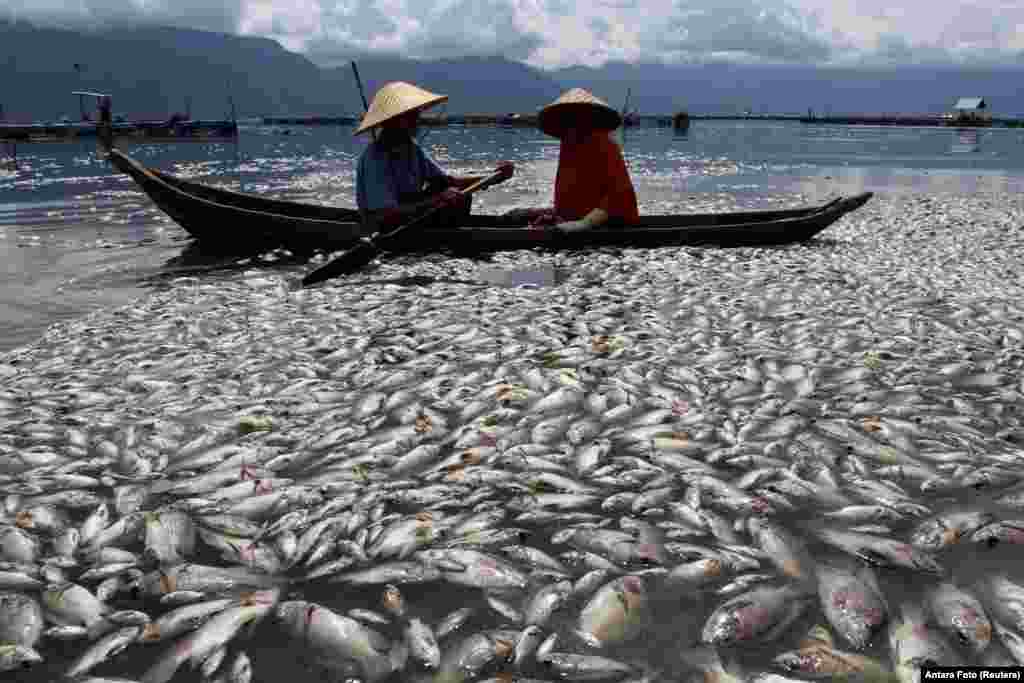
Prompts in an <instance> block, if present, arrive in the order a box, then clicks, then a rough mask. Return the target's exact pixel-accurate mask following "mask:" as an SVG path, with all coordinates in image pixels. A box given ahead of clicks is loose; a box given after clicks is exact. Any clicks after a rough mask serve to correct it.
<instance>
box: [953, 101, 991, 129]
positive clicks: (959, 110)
mask: <svg viewBox="0 0 1024 683" xmlns="http://www.w3.org/2000/svg"><path fill="white" fill-rule="evenodd" d="M949 119H950V124H951V125H954V126H964V125H966V126H991V125H992V114H991V112H989V110H988V103H987V102H986V101H985V98H984V97H961V98H960V99H958V100H957V101H956V104H955V105H953V113H952V114H950V116H949Z"/></svg>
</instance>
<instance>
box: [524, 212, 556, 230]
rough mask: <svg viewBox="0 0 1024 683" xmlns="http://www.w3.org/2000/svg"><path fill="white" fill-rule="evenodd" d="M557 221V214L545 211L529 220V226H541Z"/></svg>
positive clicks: (553, 223) (550, 224)
mask: <svg viewBox="0 0 1024 683" xmlns="http://www.w3.org/2000/svg"><path fill="white" fill-rule="evenodd" d="M557 223H558V216H556V215H555V213H554V212H553V211H545V212H544V213H541V214H540V215H538V216H536V217H535V218H534V219H533V220H532V221H530V227H531V228H542V227H546V226H552V225H555V224H557Z"/></svg>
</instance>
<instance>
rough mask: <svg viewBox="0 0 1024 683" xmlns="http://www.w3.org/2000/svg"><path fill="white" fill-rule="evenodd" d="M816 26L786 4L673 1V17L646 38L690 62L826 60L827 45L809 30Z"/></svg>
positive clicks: (732, 0) (753, 0)
mask: <svg viewBox="0 0 1024 683" xmlns="http://www.w3.org/2000/svg"><path fill="white" fill-rule="evenodd" d="M815 24H816V20H815V18H814V17H812V16H810V15H806V14H802V13H800V12H798V11H797V10H795V9H794V8H792V7H790V6H788V5H785V4H784V3H761V2H757V1H756V0H684V1H682V2H677V3H676V16H674V17H672V18H671V19H669V20H668V21H667V22H666V23H665V24H664V26H663V27H662V28H660V29H656V30H655V31H654V32H653V33H649V34H648V37H649V38H650V39H651V42H652V44H653V47H655V48H656V49H659V50H664V51H668V52H671V53H675V54H677V55H679V56H684V57H690V58H699V57H701V56H703V55H710V54H715V55H732V56H734V57H737V58H740V59H749V60H764V61H784V62H816V61H823V60H826V59H828V58H829V56H830V55H831V47H830V45H829V43H828V42H827V41H825V40H824V39H822V38H820V37H818V36H817V35H816V32H815V31H813V29H815V28H816V26H815Z"/></svg>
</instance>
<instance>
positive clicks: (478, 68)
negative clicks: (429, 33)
mask: <svg viewBox="0 0 1024 683" xmlns="http://www.w3.org/2000/svg"><path fill="white" fill-rule="evenodd" d="M328 73H329V74H330V75H331V77H332V78H340V79H349V80H348V81H347V83H346V84H345V85H341V86H338V87H341V88H346V87H347V88H353V87H354V86H353V85H351V82H352V81H351V79H352V72H351V69H350V67H348V66H346V67H339V68H336V69H331V70H329V71H328ZM359 75H360V76H361V77H362V78H363V80H364V84H365V86H366V90H367V97H370V96H371V95H372V93H374V92H376V90H377V88H379V87H380V86H381V85H383V84H384V83H387V82H388V81H408V82H410V83H415V84H416V85H419V86H420V87H423V88H426V89H427V90H431V91H433V92H438V93H443V94H446V95H448V102H447V107H448V112H449V113H452V114H502V113H511V112H530V111H535V110H537V109H539V108H540V107H542V106H544V105H545V104H547V103H548V102H550V101H551V100H553V99H555V98H556V97H558V94H559V93H560V92H561V86H560V85H559V83H558V82H557V81H556V80H555V79H553V78H552V77H551V76H549V75H548V74H545V73H544V72H543V71H540V70H538V69H533V68H531V67H529V66H526V65H525V64H520V63H518V62H510V61H509V60H507V59H504V58H503V57H463V58H461V59H444V60H438V61H432V62H420V61H412V60H406V59H380V58H364V59H360V60H359Z"/></svg>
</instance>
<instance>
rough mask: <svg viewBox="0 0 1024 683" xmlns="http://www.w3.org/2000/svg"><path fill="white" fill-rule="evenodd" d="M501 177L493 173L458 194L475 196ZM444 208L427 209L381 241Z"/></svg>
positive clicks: (386, 234) (499, 174)
mask: <svg viewBox="0 0 1024 683" xmlns="http://www.w3.org/2000/svg"><path fill="white" fill-rule="evenodd" d="M500 177H501V171H495V172H494V173H492V174H491V175H489V176H487V177H486V178H481V179H480V180H478V181H476V182H475V183H473V184H472V185H468V186H467V187H465V188H463V189H461V190H456V192H458V193H459V194H461V195H462V196H463V197H468V196H469V195H471V194H473V193H474V192H476V191H477V190H479V189H480V188H482V187H484V186H485V185H487V184H488V183H492V182H494V181H496V180H498V179H499V178H500ZM443 208H444V207H443V206H434V207H431V208H430V209H427V211H426V212H424V213H422V214H420V215H419V216H417V217H416V218H414V219H412V220H411V221H409V222H408V223H406V224H405V225H402V226H399V227H397V228H395V229H394V230H392V231H391V232H388V233H385V234H383V235H381V236H380V238H381V239H390V238H392V237H394V236H395V235H397V234H399V233H401V232H402V231H404V230H405V229H406V228H411V227H413V226H414V225H419V224H420V223H422V222H423V221H425V220H427V219H428V218H430V217H431V216H433V215H434V214H436V213H437V212H438V211H441V210H442V209H443Z"/></svg>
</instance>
